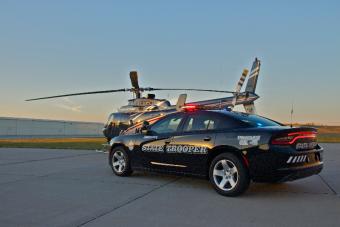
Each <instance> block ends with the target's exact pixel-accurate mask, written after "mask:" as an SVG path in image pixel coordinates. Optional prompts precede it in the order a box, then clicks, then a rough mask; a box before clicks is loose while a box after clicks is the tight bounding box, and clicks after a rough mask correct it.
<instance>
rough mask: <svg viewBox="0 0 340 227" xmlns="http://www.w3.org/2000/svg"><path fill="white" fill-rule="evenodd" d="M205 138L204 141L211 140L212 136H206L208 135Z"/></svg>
mask: <svg viewBox="0 0 340 227" xmlns="http://www.w3.org/2000/svg"><path fill="white" fill-rule="evenodd" d="M203 140H204V141H210V140H211V137H210V136H206V137H204V139H203Z"/></svg>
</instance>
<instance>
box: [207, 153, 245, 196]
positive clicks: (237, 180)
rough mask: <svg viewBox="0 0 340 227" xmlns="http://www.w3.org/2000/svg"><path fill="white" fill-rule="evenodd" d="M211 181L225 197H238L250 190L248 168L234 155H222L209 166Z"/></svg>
mask: <svg viewBox="0 0 340 227" xmlns="http://www.w3.org/2000/svg"><path fill="white" fill-rule="evenodd" d="M235 170H236V172H235ZM209 180H210V182H211V184H212V185H213V187H214V189H215V190H216V191H217V192H218V193H219V194H221V195H223V196H238V195H240V194H242V193H244V192H245V191H246V190H247V189H248V187H249V183H250V177H249V172H248V169H247V167H246V166H245V164H244V163H243V161H242V160H241V159H240V158H238V157H237V156H236V155H234V154H232V153H222V154H220V155H218V156H216V157H215V158H214V159H213V161H212V162H211V163H210V166H209Z"/></svg>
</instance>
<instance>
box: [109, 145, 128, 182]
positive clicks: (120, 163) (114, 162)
mask: <svg viewBox="0 0 340 227" xmlns="http://www.w3.org/2000/svg"><path fill="white" fill-rule="evenodd" d="M110 166H111V168H112V171H113V172H114V174H116V175H117V176H121V177H122V176H129V175H131V173H132V170H131V166H130V159H129V156H128V154H127V153H126V151H125V149H124V148H123V147H116V148H114V149H113V150H112V151H111V152H110Z"/></svg>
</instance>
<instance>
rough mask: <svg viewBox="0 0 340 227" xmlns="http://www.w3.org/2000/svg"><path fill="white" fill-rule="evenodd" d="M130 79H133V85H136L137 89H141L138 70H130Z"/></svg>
mask: <svg viewBox="0 0 340 227" xmlns="http://www.w3.org/2000/svg"><path fill="white" fill-rule="evenodd" d="M130 80H131V84H132V87H134V88H135V89H139V84H138V74H137V72H136V71H131V72H130Z"/></svg>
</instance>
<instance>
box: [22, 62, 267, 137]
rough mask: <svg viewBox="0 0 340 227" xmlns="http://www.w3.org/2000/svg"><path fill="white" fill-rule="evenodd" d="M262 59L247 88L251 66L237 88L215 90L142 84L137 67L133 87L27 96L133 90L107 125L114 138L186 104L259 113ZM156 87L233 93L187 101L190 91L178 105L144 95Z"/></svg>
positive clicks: (105, 130) (132, 74)
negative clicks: (241, 106)
mask: <svg viewBox="0 0 340 227" xmlns="http://www.w3.org/2000/svg"><path fill="white" fill-rule="evenodd" d="M260 67H261V62H260V60H258V59H257V58H255V61H254V62H253V65H252V67H251V70H250V74H249V78H248V81H247V85H246V88H245V90H244V91H242V92H241V88H242V86H243V84H244V82H245V80H246V77H247V76H248V72H249V71H248V70H247V69H244V70H243V72H242V75H241V77H240V79H239V81H238V83H237V85H236V88H235V91H226V90H214V89H196V88H153V87H140V86H139V82H138V74H137V72H136V71H131V72H130V80H131V85H132V87H131V88H121V89H115V90H102V91H91V92H81V93H70V94H62V95H55V96H47V97H41V98H33V99H27V100H25V101H36V100H42V99H54V98H62V97H69V96H79V95H92V94H105V93H116V92H131V93H133V94H134V97H133V98H132V99H129V100H128V104H127V105H124V106H121V107H120V108H119V109H118V111H117V112H114V113H111V114H110V115H109V117H108V120H107V122H106V124H105V126H104V128H103V134H104V136H105V137H106V138H107V140H108V141H110V140H111V139H112V138H113V137H115V136H117V135H119V134H120V133H121V132H122V131H124V130H126V129H128V128H129V127H131V126H133V125H136V124H140V123H141V122H144V121H148V122H149V123H152V122H154V121H156V120H157V119H159V118H161V117H163V116H165V115H167V114H170V113H173V112H176V111H180V110H181V109H183V108H186V107H192V106H201V107H202V106H203V107H204V108H206V109H224V108H229V109H233V108H234V107H235V106H236V105H243V106H244V109H245V111H246V112H247V113H251V114H254V113H256V109H255V105H254V101H255V100H257V99H258V98H259V96H258V95H257V94H255V90H256V85H257V79H258V76H259V73H260ZM153 91H198V92H215V93H228V94H231V96H229V97H223V98H216V99H209V100H203V101H196V102H189V103H186V99H187V94H180V95H179V97H178V100H177V103H176V104H175V105H171V103H170V101H169V100H167V99H158V98H156V96H155V94H153V93H148V94H147V95H146V96H143V93H145V92H153Z"/></svg>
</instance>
